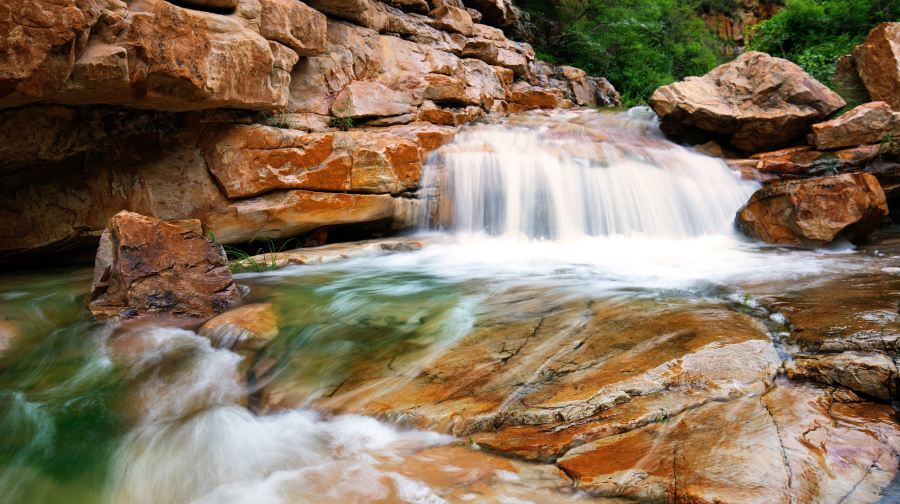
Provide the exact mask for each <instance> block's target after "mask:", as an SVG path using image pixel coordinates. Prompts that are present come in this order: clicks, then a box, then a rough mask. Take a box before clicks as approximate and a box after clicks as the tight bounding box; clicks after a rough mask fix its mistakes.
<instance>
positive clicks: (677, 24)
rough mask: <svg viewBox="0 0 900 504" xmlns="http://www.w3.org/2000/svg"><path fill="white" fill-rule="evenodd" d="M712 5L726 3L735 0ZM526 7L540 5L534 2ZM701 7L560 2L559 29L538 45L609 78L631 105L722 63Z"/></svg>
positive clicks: (693, 2) (618, 0)
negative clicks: (667, 85) (699, 14)
mask: <svg viewBox="0 0 900 504" xmlns="http://www.w3.org/2000/svg"><path fill="white" fill-rule="evenodd" d="M706 3H707V4H710V2H709V1H707V2H706ZM713 3H715V4H717V5H718V4H723V5H724V6H726V7H727V6H729V5H730V4H731V0H721V1H715V2H713ZM528 5H538V6H540V5H542V4H539V3H537V2H536V1H535V0H531V2H530V3H529V4H528ZM710 5H711V4H710ZM700 9H701V1H700V0H689V1H684V0H681V1H679V0H645V1H642V2H633V1H631V0H572V1H568V2H559V3H556V4H555V9H554V14H555V15H556V16H557V19H558V21H559V24H560V32H559V33H558V34H556V35H553V36H549V37H545V38H544V39H543V40H540V41H538V42H537V44H536V45H537V47H536V49H537V51H538V52H540V53H542V54H549V55H551V56H552V57H553V58H554V59H555V60H556V61H557V62H560V63H565V64H569V65H574V66H577V67H580V68H583V69H585V70H587V71H588V73H591V74H593V75H602V76H605V77H606V78H607V79H609V80H610V82H612V83H613V85H614V86H616V89H618V90H619V92H620V93H621V94H622V101H623V104H625V105H633V104H636V103H639V102H641V101H643V100H645V99H646V98H648V97H649V96H650V94H652V93H653V91H654V90H655V89H656V88H657V87H659V86H661V85H664V84H668V83H670V82H673V81H676V80H680V79H683V78H684V77H687V76H689V75H701V74H704V73H706V72H708V71H709V70H710V69H712V68H713V67H714V66H716V65H717V64H719V63H720V62H721V59H720V56H719V55H720V53H721V52H720V51H719V50H718V49H717V44H721V42H719V41H717V39H716V38H715V36H714V35H713V34H712V33H711V32H710V31H709V30H708V29H707V28H706V26H705V25H704V24H703V21H702V20H701V19H700V17H699V16H698V14H697V13H698V12H699V10H700ZM540 10H541V11H543V12H544V13H546V12H547V11H548V9H546V8H541V9H540ZM541 15H543V14H541ZM544 59H548V58H546V56H545V57H544Z"/></svg>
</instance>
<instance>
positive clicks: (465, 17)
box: [431, 5, 475, 37]
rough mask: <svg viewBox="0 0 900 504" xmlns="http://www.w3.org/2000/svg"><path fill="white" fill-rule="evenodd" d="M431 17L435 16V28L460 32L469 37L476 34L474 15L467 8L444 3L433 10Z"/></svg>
mask: <svg viewBox="0 0 900 504" xmlns="http://www.w3.org/2000/svg"><path fill="white" fill-rule="evenodd" d="M431 17H433V18H434V20H433V21H432V26H434V27H435V28H438V29H441V30H444V31H448V32H453V33H459V34H462V35H465V36H467V37H468V36H472V35H474V34H475V27H474V24H473V23H472V15H471V14H469V13H468V12H466V10H465V9H460V8H459V7H450V6H447V5H443V6H441V7H439V8H437V9H435V10H433V11H431Z"/></svg>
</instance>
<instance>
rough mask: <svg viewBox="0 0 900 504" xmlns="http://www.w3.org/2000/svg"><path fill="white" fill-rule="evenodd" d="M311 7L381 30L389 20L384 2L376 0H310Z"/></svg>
mask: <svg viewBox="0 0 900 504" xmlns="http://www.w3.org/2000/svg"><path fill="white" fill-rule="evenodd" d="M307 3H308V4H309V6H310V7H312V8H314V9H316V10H317V11H319V12H323V13H325V14H327V15H329V16H334V17H336V18H338V19H344V20H347V21H352V22H354V23H356V24H358V25H360V26H364V27H366V28H371V29H373V30H375V31H379V30H381V29H382V28H384V26H385V24H386V22H387V15H386V13H385V10H384V8H383V4H381V3H379V2H377V1H375V0H310V1H309V2H307Z"/></svg>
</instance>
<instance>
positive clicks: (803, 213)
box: [737, 173, 888, 247]
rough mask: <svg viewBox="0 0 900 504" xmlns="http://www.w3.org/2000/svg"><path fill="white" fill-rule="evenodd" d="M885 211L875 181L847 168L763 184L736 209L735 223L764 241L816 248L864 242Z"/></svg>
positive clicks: (880, 220)
mask: <svg viewBox="0 0 900 504" xmlns="http://www.w3.org/2000/svg"><path fill="white" fill-rule="evenodd" d="M887 214H888V207H887V202H886V201H885V196H884V191H882V189H881V186H880V185H879V184H878V180H877V179H876V178H875V177H874V176H873V175H870V174H868V173H850V174H845V175H835V176H828V177H817V178H811V179H804V180H791V181H782V182H776V183H773V184H770V185H767V186H765V187H763V188H762V189H760V190H758V191H756V192H755V193H754V194H753V196H751V197H750V201H749V202H748V203H747V204H746V205H744V207H743V208H741V209H740V210H739V211H738V214H737V225H738V227H739V228H740V229H741V230H742V231H743V232H744V233H746V234H748V235H750V236H752V237H754V238H758V239H760V240H762V241H764V242H766V243H773V244H777V245H788V246H807V247H809V246H813V247H814V246H822V245H825V244H828V243H830V242H831V241H833V240H835V239H836V238H846V239H848V240H850V241H852V242H859V241H862V240H863V239H865V237H866V235H867V234H868V233H869V232H871V231H872V230H874V229H875V228H877V227H878V226H879V225H880V224H881V222H882V221H883V220H884V217H886V216H887Z"/></svg>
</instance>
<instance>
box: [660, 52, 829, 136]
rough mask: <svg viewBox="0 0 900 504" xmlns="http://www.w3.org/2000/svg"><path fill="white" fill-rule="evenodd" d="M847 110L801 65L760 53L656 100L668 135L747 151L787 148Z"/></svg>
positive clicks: (667, 90)
mask: <svg viewBox="0 0 900 504" xmlns="http://www.w3.org/2000/svg"><path fill="white" fill-rule="evenodd" d="M844 105H845V103H844V100H843V99H841V97H840V96H838V95H837V94H836V93H834V92H832V91H831V90H829V89H828V88H827V87H825V86H824V85H822V84H821V83H820V82H819V81H817V80H815V79H813V78H812V77H810V76H809V74H807V73H806V72H804V71H803V69H801V68H800V67H799V66H797V65H795V64H794V63H791V62H790V61H787V60H784V59H781V58H774V57H772V56H769V55H768V54H765V53H760V52H748V53H745V54H742V55H741V56H739V57H738V58H736V59H735V60H734V61H732V62H730V63H726V64H724V65H721V66H719V67H717V68H715V69H714V70H712V71H711V72H710V73H708V74H706V75H704V76H703V77H689V78H687V79H685V80H684V81H681V82H676V83H675V84H670V85H668V86H663V87H660V88H659V89H657V90H656V92H654V93H653V96H651V97H650V106H651V107H652V108H653V110H654V111H656V113H657V114H659V117H660V128H662V130H663V132H665V133H666V134H667V135H669V136H672V137H675V138H679V139H690V140H700V139H701V138H703V139H704V140H708V139H709V138H710V137H722V138H724V139H727V140H728V141H729V142H730V143H731V145H733V146H734V147H736V148H738V149H741V150H743V151H746V152H756V151H760V150H764V149H771V148H777V147H782V146H784V145H787V144H788V143H789V142H790V141H792V140H795V139H796V138H798V137H800V136H801V135H803V134H804V133H806V131H807V129H808V128H809V126H810V125H812V124H813V123H815V122H817V121H820V120H822V119H824V118H826V117H828V116H829V115H831V114H832V113H834V112H835V111H837V110H838V109H840V108H841V107H843V106H844Z"/></svg>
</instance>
